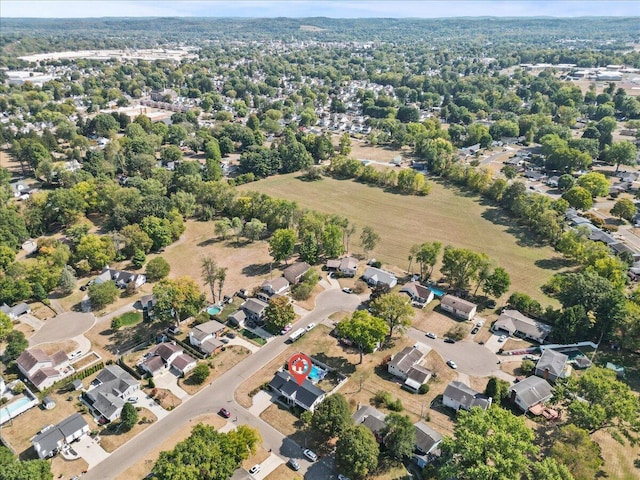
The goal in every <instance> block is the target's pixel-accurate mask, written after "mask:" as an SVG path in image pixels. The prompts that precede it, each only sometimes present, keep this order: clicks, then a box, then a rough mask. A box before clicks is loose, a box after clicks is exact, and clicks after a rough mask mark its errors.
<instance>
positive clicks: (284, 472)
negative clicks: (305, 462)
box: [265, 465, 302, 480]
mask: <svg viewBox="0 0 640 480" xmlns="http://www.w3.org/2000/svg"><path fill="white" fill-rule="evenodd" d="M265 480H302V477H301V476H300V475H298V474H297V473H295V472H294V471H293V470H291V469H290V468H289V467H287V466H286V465H279V466H278V468H276V469H275V470H274V471H273V472H271V473H270V474H269V475H267V476H266V477H265Z"/></svg>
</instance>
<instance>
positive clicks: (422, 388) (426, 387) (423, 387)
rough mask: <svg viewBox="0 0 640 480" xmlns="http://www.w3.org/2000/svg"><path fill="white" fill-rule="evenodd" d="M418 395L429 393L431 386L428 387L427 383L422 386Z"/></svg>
mask: <svg viewBox="0 0 640 480" xmlns="http://www.w3.org/2000/svg"><path fill="white" fill-rule="evenodd" d="M418 393H419V394H420V395H424V394H425V393H429V385H427V384H426V383H423V384H422V385H420V388H419V389H418Z"/></svg>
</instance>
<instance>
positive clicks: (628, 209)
mask: <svg viewBox="0 0 640 480" xmlns="http://www.w3.org/2000/svg"><path fill="white" fill-rule="evenodd" d="M637 213H638V209H637V207H636V204H635V203H633V200H630V199H628V198H621V199H620V200H617V201H616V203H615V204H614V205H613V208H612V209H611V215H613V216H615V217H618V218H622V219H624V220H627V221H629V222H630V221H631V220H633V217H635V215H636V214H637Z"/></svg>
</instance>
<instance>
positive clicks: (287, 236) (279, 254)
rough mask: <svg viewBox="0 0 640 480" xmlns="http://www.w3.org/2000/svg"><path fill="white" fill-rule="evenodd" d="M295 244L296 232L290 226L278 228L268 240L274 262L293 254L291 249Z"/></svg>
mask: <svg viewBox="0 0 640 480" xmlns="http://www.w3.org/2000/svg"><path fill="white" fill-rule="evenodd" d="M295 245H296V232H294V231H293V230H291V229H290V228H279V229H278V230H276V231H275V232H273V235H272V236H271V239H270V240H269V246H270V247H271V252H270V253H271V256H272V257H273V259H274V260H275V261H276V262H280V261H281V260H284V261H285V263H287V260H288V259H289V257H291V255H293V249H294V247H295Z"/></svg>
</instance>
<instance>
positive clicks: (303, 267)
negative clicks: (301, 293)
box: [282, 262, 311, 283]
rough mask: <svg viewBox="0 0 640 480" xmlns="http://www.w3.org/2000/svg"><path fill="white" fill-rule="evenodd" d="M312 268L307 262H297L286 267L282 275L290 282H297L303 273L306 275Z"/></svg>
mask: <svg viewBox="0 0 640 480" xmlns="http://www.w3.org/2000/svg"><path fill="white" fill-rule="evenodd" d="M310 268H311V265H309V264H308V263H307V262H296V263H294V264H293V265H291V266H289V267H287V268H285V269H284V272H282V275H284V278H286V279H287V280H289V283H297V282H298V279H299V278H300V276H301V275H304V274H305V273H306V272H307V270H309V269H310Z"/></svg>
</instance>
